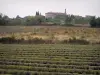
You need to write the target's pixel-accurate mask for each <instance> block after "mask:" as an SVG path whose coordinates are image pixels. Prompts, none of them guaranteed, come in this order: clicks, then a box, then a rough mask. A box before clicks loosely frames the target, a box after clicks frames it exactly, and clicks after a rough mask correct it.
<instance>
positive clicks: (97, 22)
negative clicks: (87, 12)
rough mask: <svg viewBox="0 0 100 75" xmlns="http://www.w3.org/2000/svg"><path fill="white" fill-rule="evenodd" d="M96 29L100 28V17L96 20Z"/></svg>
mask: <svg viewBox="0 0 100 75" xmlns="http://www.w3.org/2000/svg"><path fill="white" fill-rule="evenodd" d="M96 27H100V17H98V18H97V19H96Z"/></svg>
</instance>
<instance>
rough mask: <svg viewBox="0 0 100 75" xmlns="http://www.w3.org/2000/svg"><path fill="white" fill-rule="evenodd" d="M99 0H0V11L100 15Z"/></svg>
mask: <svg viewBox="0 0 100 75" xmlns="http://www.w3.org/2000/svg"><path fill="white" fill-rule="evenodd" d="M99 7H100V0H0V13H3V14H5V15H8V16H9V17H11V18H12V17H16V16H17V15H19V16H21V17H25V16H28V15H35V13H36V11H40V12H41V14H42V15H45V13H46V12H64V11H65V9H66V11H67V13H68V14H73V15H80V16H85V15H92V16H97V17H98V16H100V8H99Z"/></svg>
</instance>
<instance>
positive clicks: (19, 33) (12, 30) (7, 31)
mask: <svg viewBox="0 0 100 75" xmlns="http://www.w3.org/2000/svg"><path fill="white" fill-rule="evenodd" d="M4 37H11V38H14V39H17V40H20V39H23V40H34V38H38V39H43V40H52V41H53V42H55V43H57V42H58V41H64V40H67V41H69V40H70V39H72V40H73V39H77V40H85V41H87V42H89V44H96V43H99V44H100V28H88V27H64V26H0V38H4Z"/></svg>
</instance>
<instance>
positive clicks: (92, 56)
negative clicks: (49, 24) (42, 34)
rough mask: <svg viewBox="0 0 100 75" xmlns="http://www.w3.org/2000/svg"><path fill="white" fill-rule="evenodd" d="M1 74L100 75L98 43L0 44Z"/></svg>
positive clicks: (99, 48) (99, 47)
mask: <svg viewBox="0 0 100 75" xmlns="http://www.w3.org/2000/svg"><path fill="white" fill-rule="evenodd" d="M0 75H100V46H99V45H64V44H38V45H32V44H31V45H30V44H27V45H20V44H19V45H18V44H13V45H12V44H5V45H4V44H0Z"/></svg>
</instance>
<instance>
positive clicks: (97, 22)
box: [90, 16, 100, 27]
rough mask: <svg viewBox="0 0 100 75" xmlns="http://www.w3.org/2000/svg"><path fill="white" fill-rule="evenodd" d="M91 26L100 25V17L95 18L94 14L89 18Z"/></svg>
mask: <svg viewBox="0 0 100 75" xmlns="http://www.w3.org/2000/svg"><path fill="white" fill-rule="evenodd" d="M90 25H91V27H100V17H98V18H96V17H95V16H94V17H92V18H91V20H90Z"/></svg>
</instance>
